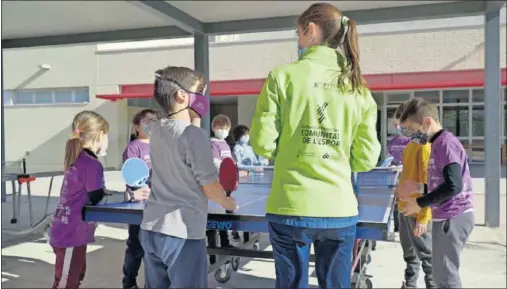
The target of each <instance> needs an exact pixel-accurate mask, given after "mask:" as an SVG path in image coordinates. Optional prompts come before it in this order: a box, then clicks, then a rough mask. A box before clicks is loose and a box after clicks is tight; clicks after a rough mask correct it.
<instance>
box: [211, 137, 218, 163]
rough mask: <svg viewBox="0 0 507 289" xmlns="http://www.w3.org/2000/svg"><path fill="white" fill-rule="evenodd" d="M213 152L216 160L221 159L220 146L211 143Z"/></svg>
mask: <svg viewBox="0 0 507 289" xmlns="http://www.w3.org/2000/svg"><path fill="white" fill-rule="evenodd" d="M211 151H212V152H213V158H214V159H219V158H220V146H219V145H218V144H217V143H216V142H214V141H211Z"/></svg>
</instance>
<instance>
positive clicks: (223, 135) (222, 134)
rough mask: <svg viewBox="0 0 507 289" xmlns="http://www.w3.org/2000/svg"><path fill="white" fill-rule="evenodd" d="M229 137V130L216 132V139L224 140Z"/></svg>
mask: <svg viewBox="0 0 507 289" xmlns="http://www.w3.org/2000/svg"><path fill="white" fill-rule="evenodd" d="M228 135H229V130H227V129H217V130H216V131H215V137H216V138H217V139H221V140H224V139H226V138H227V136H228Z"/></svg>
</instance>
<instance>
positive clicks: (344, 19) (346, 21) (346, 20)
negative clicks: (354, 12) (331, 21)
mask: <svg viewBox="0 0 507 289" xmlns="http://www.w3.org/2000/svg"><path fill="white" fill-rule="evenodd" d="M342 26H343V34H342V38H341V39H340V44H343V42H344V41H345V37H346V36H347V32H348V31H349V17H347V16H345V15H343V16H342Z"/></svg>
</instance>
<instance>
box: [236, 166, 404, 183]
mask: <svg viewBox="0 0 507 289" xmlns="http://www.w3.org/2000/svg"><path fill="white" fill-rule="evenodd" d="M398 175H399V172H398V171H396V170H390V169H378V170H377V169H376V170H372V171H369V172H364V173H357V174H356V176H355V180H354V178H353V181H355V185H356V186H359V187H393V186H395V185H396V184H397V182H398ZM272 182H273V168H272V167H264V168H263V170H262V171H261V172H257V171H255V170H251V171H250V172H249V175H248V176H245V177H240V178H239V183H240V184H266V185H271V183H272Z"/></svg>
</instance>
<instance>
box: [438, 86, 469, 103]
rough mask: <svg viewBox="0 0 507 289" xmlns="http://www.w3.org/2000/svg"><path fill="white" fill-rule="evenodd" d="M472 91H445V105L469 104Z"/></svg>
mask: <svg viewBox="0 0 507 289" xmlns="http://www.w3.org/2000/svg"><path fill="white" fill-rule="evenodd" d="M469 95H470V91H469V90H468V89H467V90H463V89H461V90H444V91H443V93H442V102H443V103H468V102H469Z"/></svg>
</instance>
